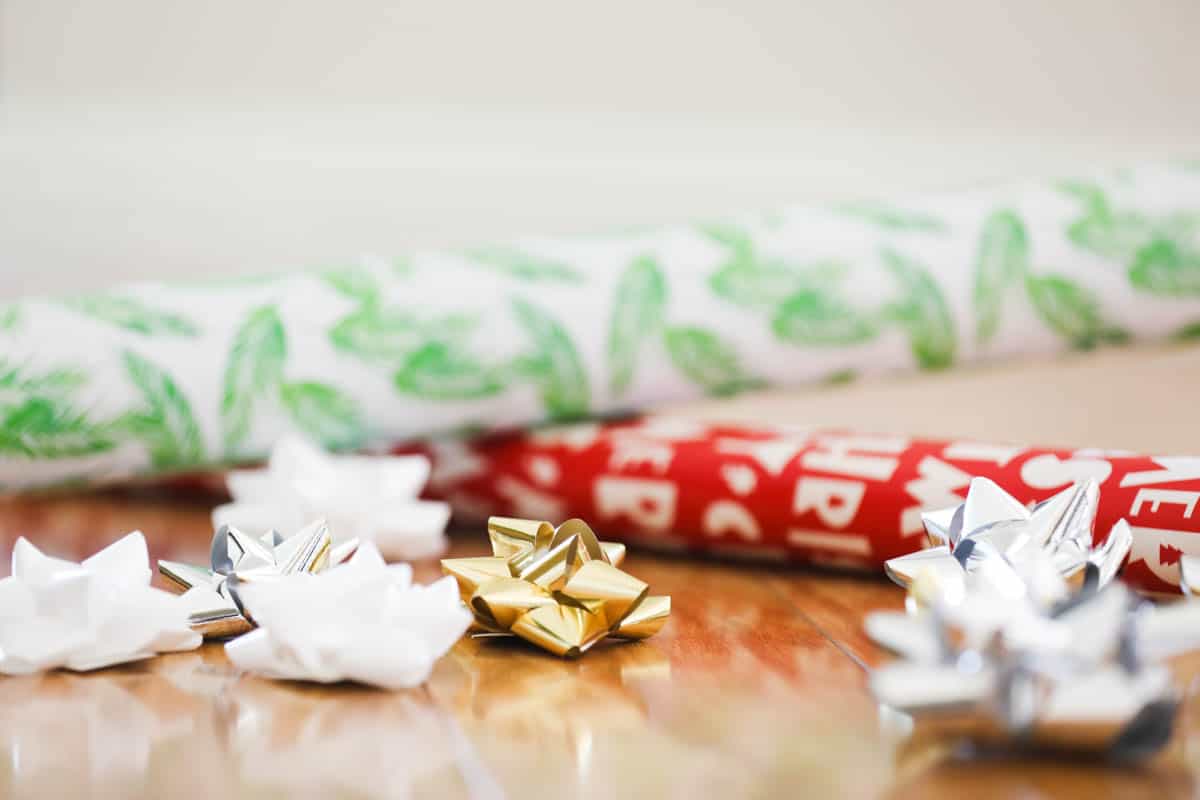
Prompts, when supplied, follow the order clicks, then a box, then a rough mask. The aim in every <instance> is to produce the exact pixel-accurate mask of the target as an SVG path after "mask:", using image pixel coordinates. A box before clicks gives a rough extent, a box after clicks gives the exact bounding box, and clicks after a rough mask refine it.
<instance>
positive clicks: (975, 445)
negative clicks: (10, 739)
mask: <svg viewBox="0 0 1200 800" xmlns="http://www.w3.org/2000/svg"><path fill="white" fill-rule="evenodd" d="M1024 452H1025V448H1024V447H1013V446H1012V445H1002V444H983V443H981V442H952V443H951V444H948V445H946V449H945V450H943V451H942V458H945V459H948V460H950V461H987V462H989V463H992V464H995V465H996V466H999V467H1003V466H1004V465H1005V464H1007V463H1008V462H1010V461H1012V460H1013V459H1014V458H1016V457H1017V456H1019V455H1021V453H1024Z"/></svg>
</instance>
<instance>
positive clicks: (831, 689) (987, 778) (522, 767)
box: [0, 351, 1200, 800]
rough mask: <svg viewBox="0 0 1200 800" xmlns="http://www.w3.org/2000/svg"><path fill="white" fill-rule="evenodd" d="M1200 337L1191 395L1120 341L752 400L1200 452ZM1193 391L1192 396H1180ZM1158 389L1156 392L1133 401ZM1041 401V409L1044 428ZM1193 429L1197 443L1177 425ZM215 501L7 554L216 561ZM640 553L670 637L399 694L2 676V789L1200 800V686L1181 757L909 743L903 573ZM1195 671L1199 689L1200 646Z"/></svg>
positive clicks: (183, 677)
mask: <svg viewBox="0 0 1200 800" xmlns="http://www.w3.org/2000/svg"><path fill="white" fill-rule="evenodd" d="M1195 352H1196V351H1187V352H1183V353H1181V352H1179V351H1170V352H1164V353H1159V354H1158V355H1157V356H1154V358H1158V359H1159V360H1160V361H1161V362H1162V366H1160V367H1159V368H1158V369H1160V371H1161V375H1162V376H1165V375H1168V374H1169V375H1170V376H1172V377H1171V380H1173V381H1174V383H1171V384H1170V387H1173V388H1171V391H1161V389H1162V386H1161V385H1157V384H1155V383H1154V382H1153V376H1151V377H1150V378H1147V376H1146V375H1145V374H1144V373H1145V370H1146V366H1145V364H1146V361H1145V360H1144V359H1138V360H1130V359H1129V358H1128V357H1127V356H1126V355H1117V356H1113V357H1109V358H1108V360H1107V361H1104V360H1101V361H1099V362H1095V363H1099V364H1100V365H1101V366H1100V367H1099V368H1097V367H1095V366H1088V367H1085V368H1081V369H1083V372H1082V373H1078V372H1076V373H1071V371H1070V370H1071V369H1075V367H1071V368H1070V369H1068V371H1067V372H1068V374H1067V377H1065V378H1063V377H1062V376H1061V374H1060V371H1059V370H1057V368H1054V367H1041V368H1040V369H1043V370H1044V374H1045V375H1046V376H1047V378H1046V379H1045V380H1044V381H1033V380H1031V379H1030V378H1028V375H1029V373H1028V372H1027V373H1024V375H1025V376H1026V377H1024V378H1021V379H1020V380H1022V381H1026V384H1025V385H1028V386H1032V385H1034V384H1037V385H1039V386H1043V388H1041V389H1031V390H1030V391H1029V392H1023V393H1021V395H1020V396H1019V397H1016V396H1014V395H1012V394H1011V393H1009V392H1006V391H1005V390H1004V381H1005V379H1004V378H1003V376H1002V375H1001V377H999V378H998V377H996V376H995V375H993V374H992V373H976V374H971V375H966V376H963V377H961V378H945V379H941V378H939V379H937V380H936V381H934V382H932V386H933V387H934V388H933V389H923V388H920V389H918V388H905V387H906V386H908V384H903V385H900V386H899V388H897V389H893V390H889V391H893V392H895V393H898V394H899V395H900V396H904V393H905V392H909V393H915V394H914V395H913V397H909V398H907V399H905V400H903V401H901V402H900V407H901V409H902V410H901V411H897V410H896V409H897V404H896V403H890V404H889V403H879V402H877V398H876V399H875V400H873V399H872V394H871V391H872V390H871V389H870V388H869V387H868V388H866V389H858V388H852V389H851V390H848V391H846V392H845V393H843V394H841V395H839V396H838V397H837V398H835V399H833V400H830V399H829V395H819V396H816V395H815V396H810V397H809V399H807V400H800V401H790V402H788V403H786V404H785V403H781V402H780V401H778V400H770V399H759V400H756V401H751V403H750V404H749V405H747V406H744V408H745V409H747V410H746V411H745V413H746V414H747V415H751V416H754V417H757V419H758V420H760V421H761V420H762V419H763V418H777V419H780V420H781V421H784V420H789V421H790V420H795V419H796V418H797V417H802V416H804V415H806V414H807V415H809V418H810V419H811V420H813V421H817V422H828V423H829V424H842V425H845V424H847V423H850V424H853V423H854V422H855V420H865V422H862V424H860V425H859V427H867V428H874V429H876V430H887V429H899V430H904V429H905V427H908V429H909V430H912V431H915V432H929V431H922V430H921V425H922V424H928V425H930V426H932V425H934V424H935V420H934V416H935V415H937V416H940V417H941V418H942V419H943V421H945V420H946V419H947V418H949V419H950V422H951V423H953V424H954V425H956V426H957V428H967V430H960V429H955V430H947V431H944V433H945V434H948V435H949V434H963V435H973V436H980V437H986V436H989V435H992V436H994V438H997V439H999V440H1013V439H1017V440H1021V439H1024V440H1027V441H1035V442H1036V441H1039V440H1042V439H1041V437H1044V436H1045V435H1047V434H1049V435H1053V434H1055V433H1057V434H1059V438H1058V440H1057V441H1052V443H1056V444H1057V443H1060V442H1061V443H1066V442H1070V443H1075V444H1081V445H1083V444H1094V445H1098V446H1105V447H1134V448H1142V447H1144V448H1146V449H1151V448H1153V449H1174V450H1175V451H1176V452H1179V451H1184V452H1186V451H1187V449H1189V448H1191V449H1193V450H1194V451H1195V452H1200V441H1198V440H1197V439H1198V434H1197V433H1196V431H1197V426H1195V424H1194V421H1193V420H1192V419H1191V416H1192V415H1194V409H1195V408H1196V405H1195V397H1197V396H1200V394H1198V393H1197V392H1196V391H1195V390H1198V389H1200V386H1197V384H1198V383H1200V378H1198V377H1194V376H1197V375H1200V370H1196V369H1195V366H1196V365H1197V360H1196V355H1195ZM1189 359H1190V361H1189ZM1106 365H1107V366H1106ZM1189 367H1190V369H1189ZM1088 370H1091V372H1088ZM1139 370H1140V371H1141V372H1139ZM1131 371H1132V372H1133V373H1134V375H1136V376H1137V378H1138V382H1139V384H1140V386H1130V385H1128V384H1127V383H1125V382H1123V381H1117V383H1115V384H1113V385H1114V386H1116V387H1117V388H1115V389H1113V390H1112V391H1110V392H1108V393H1106V394H1105V395H1104V396H1103V399H1098V400H1095V401H1087V400H1085V395H1087V393H1088V389H1087V387H1088V386H1089V385H1090V386H1092V387H1093V388H1094V387H1096V386H1103V385H1107V382H1108V381H1109V379H1110V377H1111V379H1112V380H1114V381H1116V379H1117V377H1118V376H1121V375H1124V376H1126V377H1128V376H1129V374H1130V372H1131ZM1034 374H1035V375H1036V374H1037V373H1036V370H1035V372H1034ZM1008 380H1009V381H1010V384H1011V382H1012V381H1013V380H1017V379H1016V378H1010V379H1008ZM1147 380H1149V381H1150V383H1147ZM1164 380H1165V378H1164ZM1046 381H1049V382H1050V384H1051V386H1050V388H1049V389H1046V388H1044V383H1045V382H1046ZM981 385H982V386H984V389H983V390H980V388H979V387H980V386H981ZM972 386H974V387H975V389H974V391H975V392H979V391H984V394H985V395H986V396H990V394H989V393H992V392H995V393H996V397H998V398H1003V402H1004V413H1002V414H1000V413H997V414H993V415H992V416H988V415H987V414H986V413H983V412H980V411H979V408H978V406H976V408H975V410H974V412H972V413H967V412H956V411H954V410H953V408H952V407H953V406H955V404H956V401H955V398H956V397H962V398H963V400H964V401H967V402H969V397H970V396H971V393H972V390H971V389H970V387H972ZM964 387H967V388H964ZM1072 387H1074V388H1072ZM1181 387H1182V388H1181ZM1184 389H1186V390H1187V391H1188V392H1191V399H1190V400H1187V401H1183V400H1178V399H1177V398H1178V393H1179V392H1180V391H1183V390H1184ZM1139 391H1140V392H1142V393H1143V395H1144V396H1145V398H1146V402H1145V403H1143V404H1141V405H1137V409H1138V413H1137V414H1136V415H1135V414H1131V413H1129V409H1130V406H1129V405H1128V404H1130V403H1132V404H1137V403H1138V398H1139V397H1140V396H1143V395H1139ZM921 392H926V393H930V392H932V394H927V395H926V396H928V397H931V398H932V397H937V398H941V401H942V403H943V405H942V406H941V408H936V406H935V410H930V403H926V402H925V401H923V400H921V394H920V393H921ZM1039 392H1040V394H1039ZM1072 392H1074V393H1075V394H1072ZM1113 392H1115V393H1116V395H1117V397H1118V401H1112V397H1113ZM956 393H958V394H957V395H956ZM1030 394H1032V397H1031V396H1030ZM893 396H895V395H893ZM947 397H949V398H950V400H946V398H947ZM839 398H840V399H839ZM1122 398H1123V399H1122ZM991 402H992V403H993V407H994V406H995V402H996V401H995V400H993V401H991ZM1087 402H1092V406H1093V408H1094V409H1096V410H1094V411H1093V412H1092V413H1093V414H1094V415H1096V416H1098V417H1101V418H1103V414H1104V413H1105V412H1104V410H1103V409H1104V408H1107V407H1108V406H1107V404H1109V403H1110V402H1124V403H1126V404H1127V405H1126V415H1125V417H1122V418H1121V419H1123V420H1124V421H1123V422H1121V423H1120V424H1115V425H1114V424H1112V423H1107V424H1104V425H1100V426H1098V427H1092V425H1094V424H1095V423H1094V422H1093V423H1091V424H1087V425H1085V424H1084V423H1080V422H1079V421H1078V413H1079V409H1080V407H1081V404H1083V405H1086V404H1087ZM754 403H758V406H754ZM805 403H807V406H806V405H805ZM1056 403H1057V404H1058V405H1055V404H1056ZM1164 403H1165V404H1166V405H1167V406H1168V407H1164V405H1163V404H1164ZM1172 403H1178V404H1179V407H1178V408H1174V407H1173V406H1171V404H1172ZM822 404H824V406H822ZM1026 404H1031V406H1030V407H1032V406H1036V407H1037V408H1038V409H1039V411H1040V413H1038V414H1033V413H1032V412H1030V414H1029V418H1028V419H1023V418H1022V416H1021V415H1022V413H1023V411H1022V409H1024V408H1026ZM1156 404H1157V405H1156ZM985 406H986V404H985ZM904 407H908V408H909V416H908V417H907V418H906V417H904V416H903V408H904ZM764 409H766V410H764ZM1189 409H1190V410H1191V413H1190V414H1189V413H1188V410H1189ZM1143 412H1145V413H1143ZM686 413H690V414H704V413H705V412H704V410H703V409H700V410H696V409H692V410H688V411H687V412H686ZM839 413H841V414H843V415H845V416H844V418H842V417H839V416H838V414H839ZM823 414H824V416H822V415H823ZM956 414H958V416H955V415H956ZM1172 414H1174V415H1175V416H1174V417H1173V418H1172V417H1171V415H1172ZM872 415H874V416H872ZM922 415H924V416H922ZM1055 415H1057V417H1056V416H1055ZM1094 418H1095V417H1094ZM1172 419H1173V423H1172ZM923 420H924V422H923ZM1056 422H1057V423H1059V424H1056ZM1172 424H1174V425H1175V430H1176V434H1177V435H1175V436H1169V435H1168V434H1167V432H1166V429H1167V428H1169V427H1170V426H1171V425H1172ZM972 425H974V426H975V427H974V428H971V426H972ZM1139 425H1140V426H1141V428H1138V426H1139ZM1039 426H1041V427H1039ZM1064 430H1065V433H1064ZM1089 435H1090V437H1091V438H1090V439H1089V438H1088V437H1089ZM1064 436H1065V437H1066V439H1065V440H1064V439H1063V437H1064ZM1171 445H1174V447H1173V448H1172V447H1171ZM208 509H209V504H208V503H206V502H204V501H202V500H198V499H196V498H192V499H188V498H180V497H175V496H167V495H161V494H160V495H152V494H144V495H135V494H112V493H108V494H96V495H82V494H81V495H72V496H68V497H57V498H42V499H37V498H32V499H30V498H27V499H10V500H0V557H3V558H4V563H6V562H7V551H8V549H9V548H10V547H11V544H12V542H13V541H14V540H15V538H16V537H17V536H18V535H25V536H28V537H30V538H31V539H33V540H34V541H36V542H37V543H38V544H39V546H41V547H43V548H44V549H46V550H48V551H49V552H51V553H53V554H56V555H62V556H68V557H76V558H79V557H82V556H85V555H88V554H90V553H91V552H93V551H94V550H96V549H97V548H98V547H100V546H102V545H103V544H105V543H107V542H109V541H112V540H114V539H115V538H117V537H118V536H120V535H121V534H123V533H125V532H127V531H129V530H131V529H134V528H140V529H141V530H143V531H144V532H145V533H146V534H147V537H148V539H149V541H150V543H151V547H152V549H153V550H154V552H153V554H152V555H153V556H154V557H171V558H177V559H183V560H191V559H194V560H199V561H203V560H204V558H205V557H206V553H207V546H208V541H209V537H210V535H211V529H210V528H209V521H208ZM602 533H603V532H602ZM485 539H486V537H485V536H484V532H483V531H482V530H479V531H460V532H456V534H455V536H454V544H453V547H452V552H451V553H450V555H454V556H465V555H482V554H486V553H487V547H486V541H485ZM627 564H628V567H627V568H628V570H629V571H630V572H632V573H633V574H635V575H637V576H638V577H640V578H642V579H644V580H646V581H648V582H649V583H650V584H651V586H652V588H653V591H654V593H656V594H670V595H671V596H672V598H673V608H674V615H673V617H672V619H671V622H670V623H669V624H668V626H667V627H666V629H665V630H664V631H663V632H662V633H661V634H660V635H659V636H657V637H655V638H653V639H651V640H649V641H646V642H642V643H636V644H615V645H611V646H603V647H600V648H597V649H595V650H594V651H592V652H591V653H589V654H587V655H586V656H585V657H584V658H582V659H581V660H579V661H576V662H564V661H561V660H559V659H557V658H554V657H551V656H548V655H544V654H542V653H540V652H536V651H533V650H531V649H529V648H527V647H525V646H523V645H522V644H520V643H505V642H496V641H487V642H480V641H472V640H469V639H467V640H463V641H461V642H459V643H458V645H456V646H455V647H454V649H453V650H452V651H451V653H450V654H449V655H448V656H447V657H446V658H445V659H443V660H442V661H441V662H440V663H439V664H438V666H437V668H436V670H435V672H434V675H433V677H432V679H431V680H430V681H429V683H428V684H427V685H426V686H425V687H423V688H421V689H418V690H413V691H404V692H381V691H374V690H369V689H363V688H358V687H354V686H336V687H332V688H325V687H316V686H311V685H302V684H286V683H278V682H271V681H265V680H260V679H257V678H253V677H249V676H246V675H241V674H238V673H237V672H236V671H235V670H234V669H232V668H231V667H230V665H229V663H228V661H227V660H226V659H225V657H224V655H223V651H222V649H221V647H220V646H219V645H207V646H205V647H204V648H202V649H201V650H199V651H197V652H193V653H185V654H178V655H172V656H167V657H163V658H159V659H154V660H152V661H149V662H146V663H142V664H138V665H132V666H127V667H122V668H115V669H110V670H105V671H101V672H98V673H93V674H89V675H82V676H80V675H71V674H63V673H55V674H50V675H47V676H43V677H36V678H0V797H33V796H38V797H42V796H45V797H77V796H78V797H109V796H112V797H168V796H169V797H173V798H192V797H196V798H199V797H206V798H207V797H220V798H222V799H223V800H232V799H234V798H240V797H259V796H266V797H343V796H344V797H410V796H411V797H430V798H455V797H481V798H494V797H514V798H534V797H551V798H569V797H596V798H608V797H620V798H625V797H655V798H675V797H680V798H688V799H689V800H692V799H693V798H699V797H819V798H824V797H872V796H896V797H932V798H937V797H955V798H957V797H963V796H970V797H971V798H972V800H975V798H982V797H1013V798H1042V797H1059V796H1064V795H1067V794H1068V793H1070V794H1072V795H1078V796H1086V797H1121V798H1126V797H1128V798H1138V797H1148V798H1155V799H1156V800H1161V798H1168V797H1176V796H1178V797H1188V796H1194V795H1195V794H1196V793H1197V792H1200V782H1198V781H1197V775H1200V711H1198V710H1197V708H1196V706H1197V704H1196V703H1195V702H1193V701H1192V700H1191V699H1190V697H1189V700H1188V702H1187V703H1186V704H1185V707H1184V713H1183V717H1182V719H1181V725H1180V726H1179V729H1178V730H1177V733H1176V736H1175V739H1174V740H1173V741H1172V743H1171V745H1170V746H1169V748H1168V749H1167V751H1166V752H1164V753H1162V754H1161V756H1159V757H1157V758H1156V759H1155V760H1153V761H1152V762H1150V763H1149V764H1146V765H1144V766H1143V767H1140V768H1137V769H1117V768H1111V767H1103V766H1098V765H1095V764H1091V763H1081V762H1071V761H1062V760H1057V761H1056V760H1031V759H1028V758H991V759H988V760H985V761H982V762H981V761H966V760H963V759H962V758H961V757H960V756H956V755H955V754H954V752H952V751H950V750H949V749H948V748H946V747H945V746H944V745H942V744H941V743H939V742H937V741H936V740H933V741H925V740H922V739H920V738H916V739H909V740H907V741H906V740H903V739H902V738H901V737H900V733H901V728H902V725H901V721H899V720H896V719H890V718H888V717H887V716H886V715H881V714H880V712H879V710H878V709H877V707H876V706H875V705H874V704H873V703H872V702H871V700H870V698H869V696H868V694H867V692H866V689H865V686H866V679H867V675H868V673H869V670H870V669H871V668H872V666H874V665H876V664H879V663H881V660H882V659H884V658H886V657H887V656H885V655H884V654H882V653H880V652H879V651H878V650H877V649H876V648H875V647H873V646H872V645H871V644H870V643H869V642H868V641H867V640H866V639H865V637H864V636H863V634H862V628H861V621H862V618H863V615H864V614H865V613H866V612H868V611H870V610H872V609H877V608H899V607H900V606H901V601H902V596H901V593H900V591H899V590H898V589H897V588H895V587H894V586H892V585H891V584H888V583H886V582H884V581H883V580H881V579H877V578H872V577H863V576H851V575H842V574H833V573H827V572H818V571H802V570H796V569H788V570H785V569H779V568H770V567H760V566H748V565H731V564H718V563H714V562H706V561H689V560H680V559H678V558H665V557H656V556H652V555H650V554H646V553H638V552H635V553H633V554H632V555H631V556H630V558H629V561H628V562H627ZM5 571H6V570H3V569H0V572H5ZM437 574H438V569H437V565H436V563H434V562H428V563H424V564H419V565H418V575H419V577H421V578H423V579H430V578H433V577H435V576H436V575H437ZM1177 668H1178V672H1179V676H1180V680H1181V685H1182V686H1183V687H1185V688H1186V689H1188V690H1189V693H1190V691H1191V690H1190V687H1191V685H1192V684H1193V683H1194V682H1195V678H1194V676H1195V675H1197V674H1200V660H1197V659H1191V660H1189V661H1188V662H1186V663H1181V664H1179V665H1177Z"/></svg>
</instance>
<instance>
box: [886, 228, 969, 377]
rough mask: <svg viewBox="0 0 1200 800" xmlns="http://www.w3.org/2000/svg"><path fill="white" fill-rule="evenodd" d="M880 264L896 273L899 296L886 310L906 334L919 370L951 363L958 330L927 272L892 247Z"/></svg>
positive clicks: (935, 284) (887, 314) (942, 366)
mask: <svg viewBox="0 0 1200 800" xmlns="http://www.w3.org/2000/svg"><path fill="white" fill-rule="evenodd" d="M882 257H883V263H884V265H885V266H886V267H887V268H888V269H889V270H890V271H891V273H892V274H893V275H894V276H895V278H896V282H897V284H898V285H899V287H900V291H901V297H900V298H899V299H898V300H897V301H896V302H895V303H893V304H891V305H889V306H888V308H887V309H886V310H885V317H886V318H889V319H892V320H894V321H895V322H897V323H898V324H899V325H900V326H901V327H903V328H904V329H905V331H906V332H907V333H908V342H909V347H911V348H912V351H913V355H914V356H915V357H916V359H917V363H918V364H919V365H920V367H921V368H922V369H944V368H945V367H949V366H950V365H952V364H953V363H954V357H955V353H956V352H957V350H958V332H957V328H956V326H955V324H954V317H953V316H952V315H951V314H950V306H949V305H948V304H947V303H946V298H945V297H944V296H943V295H942V290H941V289H940V288H938V285H937V282H936V281H934V279H933V278H932V277H931V276H930V274H929V271H928V270H926V269H925V268H924V267H922V266H921V265H919V264H917V263H916V262H915V261H911V260H910V259H908V258H906V257H905V256H903V255H901V254H900V253H897V252H895V251H893V250H884V251H883V254H882Z"/></svg>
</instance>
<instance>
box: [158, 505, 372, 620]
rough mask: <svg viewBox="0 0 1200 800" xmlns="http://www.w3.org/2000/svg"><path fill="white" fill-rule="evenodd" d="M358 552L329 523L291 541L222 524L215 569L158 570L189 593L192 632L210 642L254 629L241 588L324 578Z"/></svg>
mask: <svg viewBox="0 0 1200 800" xmlns="http://www.w3.org/2000/svg"><path fill="white" fill-rule="evenodd" d="M357 549H358V540H357V539H351V540H350V541H347V542H343V543H342V544H340V545H337V546H336V547H335V546H334V544H333V536H332V534H330V532H329V525H327V524H326V523H325V520H317V521H316V522H314V523H312V524H311V525H308V526H307V527H305V528H303V529H301V530H300V531H299V532H297V533H295V534H293V535H291V536H289V537H287V538H284V537H283V536H282V535H280V533H279V532H278V531H275V530H270V531H267V532H266V533H265V534H264V535H263V536H261V537H257V538H256V537H253V536H248V535H247V534H245V533H243V532H242V531H240V530H238V529H237V528H234V527H232V526H230V525H222V526H221V527H220V528H218V529H217V532H216V533H215V534H213V540H212V547H211V552H210V556H209V558H210V562H211V567H201V566H197V565H195V564H184V563H181V562H178V561H159V562H158V571H159V573H160V574H161V575H162V576H163V577H164V578H165V579H166V580H167V584H168V586H169V587H170V588H172V589H174V590H176V591H179V592H184V600H185V601H186V605H187V606H188V607H189V609H190V613H189V615H188V624H189V625H191V627H192V630H194V631H198V632H199V633H201V634H203V635H204V636H205V638H225V637H228V636H240V635H241V634H243V633H246V632H247V631H250V630H252V629H253V628H254V620H253V619H252V618H251V617H250V615H249V614H248V613H247V612H246V609H245V607H244V606H243V605H242V599H241V596H240V595H239V593H238V587H239V586H240V585H241V584H244V583H252V582H255V581H266V580H272V579H274V578H280V577H283V576H286V575H294V574H296V573H300V572H310V573H318V572H321V571H322V570H324V569H327V568H328V567H333V566H337V565H338V564H341V563H343V562H344V561H346V560H348V559H349V558H350V556H352V555H354V552H355V551H356V550H357Z"/></svg>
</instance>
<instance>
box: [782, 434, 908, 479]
mask: <svg viewBox="0 0 1200 800" xmlns="http://www.w3.org/2000/svg"><path fill="white" fill-rule="evenodd" d="M820 444H821V446H823V447H824V448H826V450H810V451H809V452H807V453H805V454H804V455H803V456H801V457H800V463H802V464H803V465H804V466H806V467H808V468H809V469H816V470H820V471H822V472H836V473H838V474H839V475H849V476H851V477H854V478H866V479H867V480H873V481H887V480H891V478H892V475H893V474H895V472H896V468H897V467H899V466H900V459H898V458H890V457H888V456H883V455H866V454H875V453H900V452H903V451H904V448H906V447H908V440H907V439H901V438H898V437H889V436H822V437H821V439H820Z"/></svg>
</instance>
